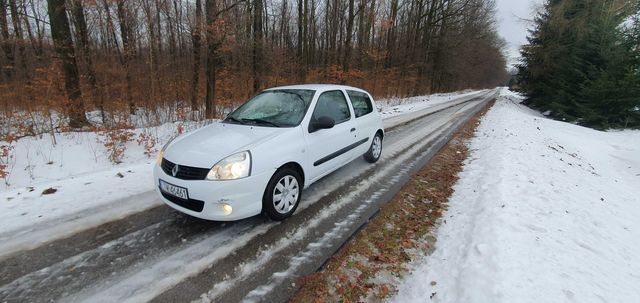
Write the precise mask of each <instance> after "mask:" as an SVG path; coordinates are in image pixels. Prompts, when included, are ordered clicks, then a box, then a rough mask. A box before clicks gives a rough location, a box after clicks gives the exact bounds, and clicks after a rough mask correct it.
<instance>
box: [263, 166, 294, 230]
mask: <svg viewBox="0 0 640 303" xmlns="http://www.w3.org/2000/svg"><path fill="white" fill-rule="evenodd" d="M301 186H302V178H301V177H300V174H299V173H298V172H297V171H295V170H293V169H291V168H281V169H279V170H278V171H276V173H275V174H273V177H271V180H269V183H267V188H266V189H265V191H264V195H263V196H262V211H263V212H265V213H266V214H267V216H269V218H271V219H272V220H276V221H281V220H284V219H286V218H288V217H290V216H291V215H292V214H293V212H294V211H296V208H298V203H299V202H300V197H301V196H302V195H301V193H302V187H301Z"/></svg>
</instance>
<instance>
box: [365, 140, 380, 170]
mask: <svg viewBox="0 0 640 303" xmlns="http://www.w3.org/2000/svg"><path fill="white" fill-rule="evenodd" d="M381 154H382V135H380V133H376V135H375V136H374V137H373V140H372V141H371V146H370V147H369V150H368V151H367V152H366V153H365V154H364V159H365V160H367V162H369V163H375V162H376V161H378V159H380V155H381Z"/></svg>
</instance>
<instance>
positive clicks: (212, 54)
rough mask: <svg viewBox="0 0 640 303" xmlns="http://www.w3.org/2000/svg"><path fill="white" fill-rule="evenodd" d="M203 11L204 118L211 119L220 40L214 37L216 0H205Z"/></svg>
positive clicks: (213, 110)
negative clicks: (205, 22) (205, 40)
mask: <svg viewBox="0 0 640 303" xmlns="http://www.w3.org/2000/svg"><path fill="white" fill-rule="evenodd" d="M205 13H206V19H207V20H206V21H207V29H206V37H207V66H206V72H207V94H206V96H205V100H204V105H205V118H206V119H213V118H214V117H215V114H216V109H215V97H216V65H217V64H218V48H219V47H220V44H219V43H220V42H219V41H218V40H217V37H216V24H215V22H216V17H217V13H218V8H217V5H216V0H205Z"/></svg>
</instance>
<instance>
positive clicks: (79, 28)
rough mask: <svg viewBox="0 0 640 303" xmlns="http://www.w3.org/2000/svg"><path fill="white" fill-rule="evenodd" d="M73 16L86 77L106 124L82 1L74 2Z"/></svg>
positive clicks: (76, 0) (72, 7) (72, 6)
mask: <svg viewBox="0 0 640 303" xmlns="http://www.w3.org/2000/svg"><path fill="white" fill-rule="evenodd" d="M71 3H72V4H71V14H72V15H73V21H74V23H75V27H76V37H77V38H76V41H77V43H78V48H79V49H80V50H81V51H80V54H81V57H82V60H84V63H85V64H86V77H87V80H88V81H89V86H91V93H92V95H93V101H94V102H95V104H96V106H97V107H98V110H100V115H101V118H102V123H104V122H105V116H104V102H103V99H102V94H101V93H100V90H99V89H98V83H97V81H96V73H95V69H94V66H93V60H92V59H91V48H90V46H89V33H88V30H87V22H86V20H85V18H84V8H83V7H82V0H73V1H72V2H71Z"/></svg>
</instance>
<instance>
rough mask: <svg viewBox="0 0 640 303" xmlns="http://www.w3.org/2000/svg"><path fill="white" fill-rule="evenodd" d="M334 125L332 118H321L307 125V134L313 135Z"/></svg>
mask: <svg viewBox="0 0 640 303" xmlns="http://www.w3.org/2000/svg"><path fill="white" fill-rule="evenodd" d="M334 125H336V121H335V120H333V118H330V117H327V116H322V117H320V118H318V119H316V120H315V121H311V123H309V132H310V133H313V132H315V131H317V130H321V129H327V128H332V127H333V126H334Z"/></svg>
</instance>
